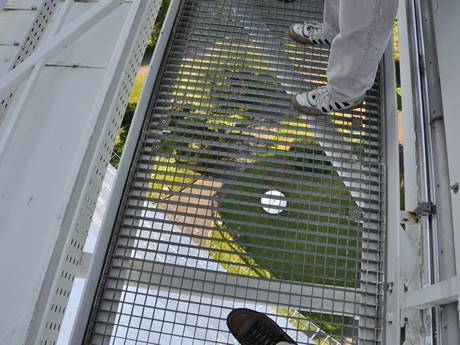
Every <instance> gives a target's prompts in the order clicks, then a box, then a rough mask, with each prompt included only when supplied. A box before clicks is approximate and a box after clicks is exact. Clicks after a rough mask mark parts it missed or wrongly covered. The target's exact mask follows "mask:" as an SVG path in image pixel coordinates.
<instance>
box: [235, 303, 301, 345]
mask: <svg viewBox="0 0 460 345" xmlns="http://www.w3.org/2000/svg"><path fill="white" fill-rule="evenodd" d="M227 326H228V329H229V330H230V332H231V333H232V334H233V336H234V337H235V338H236V340H238V341H239V343H240V344H241V345H276V344H278V343H279V342H282V341H284V342H286V343H289V344H297V343H296V342H295V341H294V340H292V338H291V337H290V336H289V335H287V333H286V332H285V331H283V330H282V329H281V327H280V326H278V325H277V324H276V323H275V321H273V320H272V319H270V318H269V317H268V316H267V315H265V314H262V313H259V312H257V311H254V310H250V309H234V310H232V311H231V312H230V314H228V316H227Z"/></svg>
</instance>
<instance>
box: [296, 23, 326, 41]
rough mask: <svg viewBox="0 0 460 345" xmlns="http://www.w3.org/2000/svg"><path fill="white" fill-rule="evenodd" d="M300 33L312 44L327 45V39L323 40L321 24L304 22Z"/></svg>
mask: <svg viewBox="0 0 460 345" xmlns="http://www.w3.org/2000/svg"><path fill="white" fill-rule="evenodd" d="M302 33H303V35H304V36H305V37H310V38H311V39H312V41H313V43H321V44H323V43H327V44H330V43H329V40H328V39H327V38H324V32H323V25H322V24H319V23H317V24H315V23H314V24H312V23H308V22H304V25H303V27H302Z"/></svg>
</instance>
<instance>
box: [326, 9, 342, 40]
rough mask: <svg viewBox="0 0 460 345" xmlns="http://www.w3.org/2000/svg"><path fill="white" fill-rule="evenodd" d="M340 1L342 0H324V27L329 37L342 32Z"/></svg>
mask: <svg viewBox="0 0 460 345" xmlns="http://www.w3.org/2000/svg"><path fill="white" fill-rule="evenodd" d="M339 3H340V0H324V16H323V28H324V31H325V32H326V33H327V36H328V37H332V38H334V37H335V36H337V35H338V34H339V32H340V29H339V6H340V4H339Z"/></svg>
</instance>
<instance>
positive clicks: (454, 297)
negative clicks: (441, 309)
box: [402, 277, 460, 313]
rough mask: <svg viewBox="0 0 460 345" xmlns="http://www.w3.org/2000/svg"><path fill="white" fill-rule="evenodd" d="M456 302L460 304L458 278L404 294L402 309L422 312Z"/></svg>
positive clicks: (459, 283)
mask: <svg viewBox="0 0 460 345" xmlns="http://www.w3.org/2000/svg"><path fill="white" fill-rule="evenodd" d="M454 302H460V281H459V278H458V277H453V278H450V279H447V280H444V281H442V282H439V283H437V284H433V285H428V286H426V287H423V288H421V289H417V290H412V291H408V292H406V293H404V294H403V297H402V309H419V310H422V309H428V308H432V307H437V306H442V305H445V304H450V303H454ZM459 313H460V310H459Z"/></svg>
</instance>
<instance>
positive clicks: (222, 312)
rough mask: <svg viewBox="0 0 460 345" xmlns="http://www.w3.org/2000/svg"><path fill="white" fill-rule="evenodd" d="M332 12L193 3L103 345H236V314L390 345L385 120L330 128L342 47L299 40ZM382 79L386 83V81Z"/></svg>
mask: <svg viewBox="0 0 460 345" xmlns="http://www.w3.org/2000/svg"><path fill="white" fill-rule="evenodd" d="M321 13H322V1H309V0H296V1H295V2H293V3H283V2H279V1H277V0H184V1H183V2H182V6H181V8H180V10H179V14H178V18H177V20H176V25H175V29H174V31H173V37H172V38H171V40H170V45H169V47H168V50H167V53H166V56H165V58H164V61H163V67H162V72H161V75H160V77H159V80H158V81H157V86H156V89H155V90H156V91H155V94H154V95H153V97H152V104H151V107H150V110H149V113H148V115H147V120H146V123H145V125H144V131H143V134H142V136H141V139H140V142H139V147H138V153H137V156H136V158H135V161H134V162H133V166H132V172H131V177H130V180H129V181H128V184H127V187H126V191H125V198H124V201H123V204H122V206H121V209H120V214H119V219H118V221H117V226H116V228H115V229H114V235H113V239H112V244H111V248H110V250H109V255H108V257H107V261H106V264H105V269H104V274H103V277H102V278H101V283H100V286H99V290H98V296H97V299H96V302H95V305H94V308H93V314H92V316H91V321H90V324H89V326H88V334H87V336H86V341H87V342H88V343H91V344H236V341H235V339H234V338H233V337H232V336H231V335H230V334H229V333H228V331H227V327H226V323H225V318H226V316H227V314H228V313H229V312H230V310H231V309H232V308H236V307H248V308H253V309H257V310H259V311H262V312H265V313H267V314H269V315H270V316H271V317H272V318H274V319H275V320H276V321H277V322H278V323H279V324H280V325H281V326H282V327H284V328H285V329H287V330H288V332H289V334H290V335H291V336H292V337H293V338H294V339H296V340H297V341H298V342H299V343H300V344H318V345H326V344H328V345H330V344H334V345H336V344H379V343H380V337H381V334H380V333H381V327H382V325H381V317H382V306H381V303H382V292H381V291H382V284H383V261H384V256H383V239H384V230H383V229H384V224H383V219H384V214H383V199H384V197H383V190H384V186H383V183H384V176H383V169H382V166H383V163H384V162H383V152H382V148H383V147H384V143H383V125H384V123H383V121H382V112H383V111H382V105H381V104H382V100H381V96H380V95H381V94H382V92H381V91H382V90H380V87H381V86H380V83H379V81H377V82H376V85H375V86H374V88H373V89H372V90H371V91H369V92H368V95H367V98H366V104H365V106H364V107H363V108H362V109H357V110H355V111H353V112H350V113H336V114H334V115H328V116H325V117H320V118H314V117H309V116H300V115H299V114H297V113H295V112H294V111H293V110H292V108H291V101H290V99H291V95H292V94H293V93H296V92H299V91H301V90H304V89H306V88H310V87H314V86H316V85H318V84H323V83H325V81H326V76H325V71H326V64H327V59H328V50H327V49H325V48H321V47H307V46H302V45H299V44H295V43H293V42H291V41H290V40H289V39H288V37H287V33H286V31H287V28H288V26H289V24H290V23H291V22H293V21H304V20H316V21H320V20H321V16H322V14H321ZM380 78H381V77H379V79H380Z"/></svg>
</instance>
